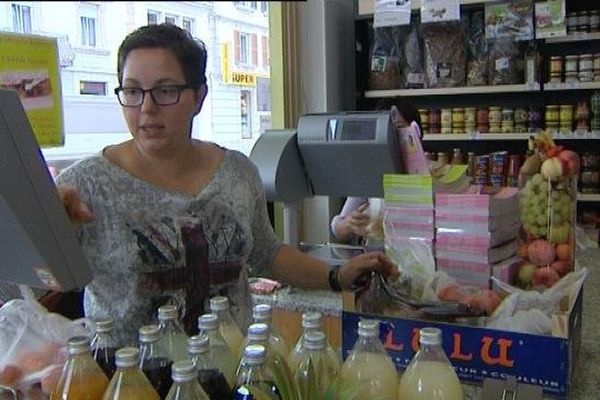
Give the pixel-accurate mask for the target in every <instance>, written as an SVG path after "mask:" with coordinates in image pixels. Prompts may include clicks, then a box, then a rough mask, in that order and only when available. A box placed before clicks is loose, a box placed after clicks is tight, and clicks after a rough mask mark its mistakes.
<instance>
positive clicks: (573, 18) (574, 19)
mask: <svg viewBox="0 0 600 400" xmlns="http://www.w3.org/2000/svg"><path fill="white" fill-rule="evenodd" d="M578 25H579V17H578V16H577V13H576V12H570V13H568V14H567V34H571V33H573V32H577V29H578Z"/></svg>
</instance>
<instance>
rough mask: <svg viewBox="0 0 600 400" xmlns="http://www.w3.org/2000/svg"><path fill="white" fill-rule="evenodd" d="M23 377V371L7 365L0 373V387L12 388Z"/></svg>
mask: <svg viewBox="0 0 600 400" xmlns="http://www.w3.org/2000/svg"><path fill="white" fill-rule="evenodd" d="M22 377H23V370H22V369H21V368H19V367H17V366H16V365H10V364H7V365H6V366H5V367H4V368H3V369H2V371H0V385H3V386H10V387H12V386H14V385H15V384H16V383H17V382H18V381H19V380H21V378H22Z"/></svg>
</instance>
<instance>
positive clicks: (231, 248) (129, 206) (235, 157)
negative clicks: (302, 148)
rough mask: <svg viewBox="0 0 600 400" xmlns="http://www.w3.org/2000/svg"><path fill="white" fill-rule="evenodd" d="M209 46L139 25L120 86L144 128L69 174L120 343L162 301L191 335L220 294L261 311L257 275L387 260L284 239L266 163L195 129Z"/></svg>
mask: <svg viewBox="0 0 600 400" xmlns="http://www.w3.org/2000/svg"><path fill="white" fill-rule="evenodd" d="M206 57H207V55H206V50H205V48H204V45H203V44H202V43H199V42H197V41H195V40H194V39H193V38H192V37H191V35H190V34H189V33H187V32H186V31H184V30H182V29H180V28H178V27H176V26H174V25H171V24H161V25H150V26H145V27H142V28H139V29H137V30H136V31H134V32H133V33H131V34H129V35H128V36H127V37H126V38H125V39H124V41H123V43H122V44H121V46H120V48H119V52H118V79H119V84H120V86H119V87H118V88H117V89H115V93H116V95H117V97H118V99H119V102H120V103H121V105H122V109H123V115H124V117H125V120H126V121H127V126H128V127H129V130H130V132H131V134H132V136H133V139H131V140H128V141H126V142H123V143H120V144H117V145H113V146H109V147H106V148H105V149H103V150H102V151H101V152H100V153H99V154H97V155H95V156H93V157H90V158H87V159H85V160H82V161H80V162H78V163H76V164H75V165H73V166H71V167H70V168H68V169H67V170H65V171H64V172H62V173H61V174H60V175H59V176H58V178H57V185H58V186H59V193H60V194H61V196H62V198H63V202H64V204H65V207H66V209H67V211H68V213H69V215H70V217H71V219H72V220H73V221H75V222H79V223H82V224H81V225H80V226H79V229H80V238H81V243H82V246H83V248H84V250H85V252H86V254H87V256H88V258H89V260H90V263H91V266H92V269H93V272H94V279H93V281H92V282H91V283H90V284H89V285H88V286H87V287H86V289H85V295H84V309H85V313H86V316H87V317H91V318H99V317H105V316H110V317H112V318H113V319H114V320H115V327H116V333H117V338H118V340H119V344H120V345H131V344H134V343H136V338H137V330H138V328H139V327H140V326H142V325H144V324H147V323H149V322H151V321H152V320H153V319H154V317H155V314H156V310H157V309H158V307H159V306H161V305H163V304H165V303H175V304H177V305H178V306H179V307H180V309H181V311H182V315H183V322H184V325H185V328H186V331H187V333H188V334H195V333H197V318H198V316H199V315H201V314H202V313H204V312H205V311H207V310H208V308H207V307H206V305H207V302H208V300H209V298H210V297H212V296H214V295H217V294H220V295H225V296H228V297H229V299H230V302H231V308H232V311H233V312H234V315H235V316H236V319H237V322H238V323H239V324H240V326H241V327H245V326H247V325H248V323H249V322H250V319H251V315H250V311H251V298H250V293H249V289H248V276H249V274H252V275H269V276H271V277H273V278H274V279H277V280H280V281H283V282H285V283H288V284H290V285H293V286H299V287H305V288H321V289H324V288H328V287H332V288H335V289H340V288H341V289H346V288H349V287H350V285H351V284H352V283H353V282H354V281H355V280H357V279H358V278H359V277H360V276H361V275H363V274H365V273H368V272H370V271H373V270H375V269H379V270H381V271H383V272H385V273H386V274H396V273H397V272H396V269H395V266H394V265H393V263H392V262H391V261H390V260H389V258H387V257H386V256H385V255H384V254H382V253H379V252H373V253H368V254H363V255H361V256H358V257H356V258H354V259H352V260H350V261H348V262H347V263H346V264H345V265H344V266H342V267H341V268H331V267H330V266H329V265H327V264H326V263H324V262H322V261H320V260H318V259H315V258H311V257H309V256H307V255H305V254H303V253H301V252H300V251H298V250H297V249H295V248H292V247H290V246H287V245H284V244H282V243H281V242H280V241H279V240H278V239H277V237H276V236H275V234H274V232H273V229H272V227H271V225H270V223H269V219H268V216H267V210H266V200H265V194H264V190H263V187H262V183H261V181H260V177H259V174H258V171H257V169H256V167H255V166H254V164H253V163H252V162H251V161H250V160H249V159H248V158H247V157H246V156H244V155H243V154H241V153H239V152H237V151H234V150H228V149H225V148H223V147H220V146H218V145H216V144H214V143H208V142H203V141H199V140H195V139H193V138H192V137H191V131H192V120H193V118H194V116H195V115H196V114H198V113H199V112H200V109H201V108H202V103H203V101H204V99H205V97H206V93H207V86H206V76H205V69H206Z"/></svg>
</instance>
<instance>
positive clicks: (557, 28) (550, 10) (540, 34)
mask: <svg viewBox="0 0 600 400" xmlns="http://www.w3.org/2000/svg"><path fill="white" fill-rule="evenodd" d="M565 15H566V7H565V0H548V1H542V2H540V3H535V37H536V38H538V39H541V38H549V37H555V36H566V34H567V24H566V21H565Z"/></svg>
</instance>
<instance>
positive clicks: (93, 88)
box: [79, 81, 106, 96]
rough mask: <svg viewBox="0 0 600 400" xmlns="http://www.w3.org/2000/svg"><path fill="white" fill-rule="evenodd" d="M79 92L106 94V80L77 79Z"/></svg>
mask: <svg viewBox="0 0 600 400" xmlns="http://www.w3.org/2000/svg"><path fill="white" fill-rule="evenodd" d="M79 94H91V95H94V96H106V82H92V81H79Z"/></svg>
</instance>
